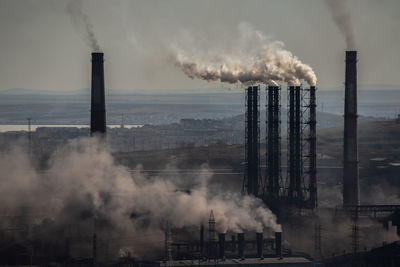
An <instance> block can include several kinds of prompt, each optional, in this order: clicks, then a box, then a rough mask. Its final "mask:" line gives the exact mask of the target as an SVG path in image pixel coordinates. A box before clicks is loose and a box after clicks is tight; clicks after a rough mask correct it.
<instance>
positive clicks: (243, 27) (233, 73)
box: [172, 23, 317, 85]
mask: <svg viewBox="0 0 400 267" xmlns="http://www.w3.org/2000/svg"><path fill="white" fill-rule="evenodd" d="M195 43H196V42H194V44H189V45H186V47H182V44H180V45H177V46H175V47H174V48H173V53H172V61H173V62H174V64H175V65H176V66H177V67H179V68H180V69H181V70H182V71H183V72H184V73H185V74H186V75H187V76H188V77H190V78H199V79H203V80H207V81H220V82H224V83H230V84H236V83H237V84H244V85H251V84H255V83H265V84H276V83H277V82H286V83H288V84H290V85H298V84H300V80H304V81H306V82H307V83H308V84H310V85H315V84H316V82H317V78H316V75H315V73H314V71H313V70H312V68H311V67H310V66H309V65H306V64H304V63H303V62H301V61H300V60H299V59H298V58H297V57H296V56H294V55H293V54H292V53H291V52H290V51H288V50H285V49H284V44H283V42H280V41H271V40H270V39H269V38H267V37H266V36H265V35H264V34H263V33H262V32H260V31H257V30H254V29H253V28H252V27H251V26H250V25H249V24H247V23H241V24H239V27H238V34H237V36H234V37H233V38H232V39H231V40H230V42H229V43H228V44H225V45H223V46H218V44H216V42H215V41H213V42H212V43H211V44H209V45H208V46H209V47H208V48H207V49H197V48H196V44H195ZM210 47H212V48H210Z"/></svg>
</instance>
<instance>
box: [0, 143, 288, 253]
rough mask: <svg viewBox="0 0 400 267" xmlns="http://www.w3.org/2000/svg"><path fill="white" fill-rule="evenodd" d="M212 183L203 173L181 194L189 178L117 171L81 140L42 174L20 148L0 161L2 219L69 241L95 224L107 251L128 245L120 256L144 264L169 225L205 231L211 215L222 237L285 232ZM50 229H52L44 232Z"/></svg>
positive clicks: (253, 203) (258, 207)
mask: <svg viewBox="0 0 400 267" xmlns="http://www.w3.org/2000/svg"><path fill="white" fill-rule="evenodd" d="M170 168H171V167H170ZM211 177H212V172H211V171H210V170H209V169H208V168H206V167H204V168H203V169H202V172H201V173H200V174H199V175H198V176H197V177H195V179H194V180H193V182H192V184H191V185H190V187H187V185H186V186H185V187H184V188H182V187H181V185H182V184H185V183H186V184H187V180H188V179H187V178H188V177H184V176H182V175H181V174H178V172H176V175H174V176H173V177H168V178H165V177H161V176H156V177H154V176H151V177H149V176H146V175H145V174H143V173H142V172H141V171H140V167H138V169H137V170H136V171H134V172H131V171H130V170H129V169H127V168H126V167H124V166H121V165H118V164H116V163H115V162H114V160H113V157H112V155H111V154H110V153H109V151H108V150H107V149H106V148H104V147H101V146H99V145H98V143H97V141H96V140H95V139H81V140H79V141H74V142H71V143H70V144H69V145H67V146H65V147H63V148H60V149H58V150H57V152H55V154H54V155H52V156H51V158H50V160H49V166H48V168H47V169H46V170H45V171H37V170H35V168H34V167H33V166H32V164H31V162H30V159H29V157H28V155H27V154H26V153H24V152H22V150H21V149H18V148H17V149H13V150H12V151H10V152H8V153H5V154H2V155H0V213H1V214H3V215H4V214H7V216H9V218H11V217H12V216H13V215H15V216H30V215H33V217H32V218H33V219H31V220H30V224H31V227H30V228H31V229H44V231H49V230H48V229H51V228H53V229H59V230H63V232H64V233H65V229H75V230H74V231H75V232H78V234H77V235H82V234H79V233H81V232H84V233H86V234H87V233H92V232H93V231H94V230H93V229H92V228H91V226H92V225H93V221H95V223H96V224H97V225H106V226H107V227H106V228H107V231H106V233H107V235H109V236H112V238H111V237H109V239H110V240H116V241H115V242H111V241H107V242H108V244H111V243H114V245H116V246H119V248H120V249H121V248H122V246H123V245H122V243H120V242H119V240H121V239H129V238H131V239H132V240H129V243H128V245H126V246H128V248H127V247H123V248H124V249H126V250H129V251H131V252H132V253H134V254H135V255H139V256H143V254H145V253H146V251H144V249H145V248H146V249H147V252H148V251H152V253H154V250H155V249H157V248H158V249H159V248H161V247H162V246H163V239H164V234H163V225H165V222H166V221H168V222H169V224H170V227H171V228H183V227H192V228H193V227H196V228H197V227H198V226H199V225H200V224H201V223H203V224H207V221H208V216H209V214H210V210H213V211H214V214H215V220H216V223H217V230H218V231H221V232H225V231H228V230H230V231H234V232H242V231H246V230H248V231H263V230H265V231H267V232H270V233H271V232H272V231H280V230H281V228H280V225H278V224H277V223H276V218H275V216H274V214H272V212H271V211H270V210H269V209H268V208H267V207H266V206H265V205H264V204H263V203H262V201H261V200H259V199H256V198H254V197H251V196H242V195H240V194H235V193H229V192H211V191H210V188H209V180H210V179H211ZM49 222H51V225H53V226H54V227H48V226H46V227H44V226H43V225H46V224H47V225H48V224H49ZM2 223H4V221H3V222H2ZM80 225H81V226H80ZM82 225H86V226H85V227H83V230H82V231H80V232H79V231H78V230H76V229H79V228H82ZM88 225H89V226H88ZM8 227H11V226H8ZM46 229H47V230H46ZM40 235H43V233H41V234H40ZM101 238H102V236H101V235H99V240H101ZM89 240H90V239H89ZM89 242H90V241H89ZM99 242H100V241H99ZM89 244H90V243H89ZM153 255H154V254H153Z"/></svg>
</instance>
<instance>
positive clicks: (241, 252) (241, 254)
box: [238, 233, 244, 259]
mask: <svg viewBox="0 0 400 267" xmlns="http://www.w3.org/2000/svg"><path fill="white" fill-rule="evenodd" d="M238 251H239V258H240V259H244V233H238Z"/></svg>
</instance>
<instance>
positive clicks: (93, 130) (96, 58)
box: [90, 53, 106, 136]
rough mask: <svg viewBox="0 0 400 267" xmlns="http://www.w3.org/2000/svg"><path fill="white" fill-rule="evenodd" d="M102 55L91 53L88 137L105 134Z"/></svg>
mask: <svg viewBox="0 0 400 267" xmlns="http://www.w3.org/2000/svg"><path fill="white" fill-rule="evenodd" d="M103 56H104V54H103V53H92V90H91V116H90V135H91V136H93V135H97V134H105V133H106V108H105V96H104V64H103V62H104V60H103Z"/></svg>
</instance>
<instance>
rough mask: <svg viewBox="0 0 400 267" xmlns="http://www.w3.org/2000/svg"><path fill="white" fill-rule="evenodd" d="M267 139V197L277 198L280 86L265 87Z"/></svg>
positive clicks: (279, 188) (280, 183) (279, 166)
mask: <svg viewBox="0 0 400 267" xmlns="http://www.w3.org/2000/svg"><path fill="white" fill-rule="evenodd" d="M266 102H267V105H266V110H267V116H266V118H267V121H266V124H267V127H266V129H267V134H266V136H267V140H266V146H267V147H266V175H265V177H266V185H267V195H268V196H267V197H268V198H274V199H277V198H278V197H279V196H280V195H281V193H282V192H281V189H282V171H281V131H280V130H281V113H280V88H279V87H278V86H268V87H267V101H266Z"/></svg>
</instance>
